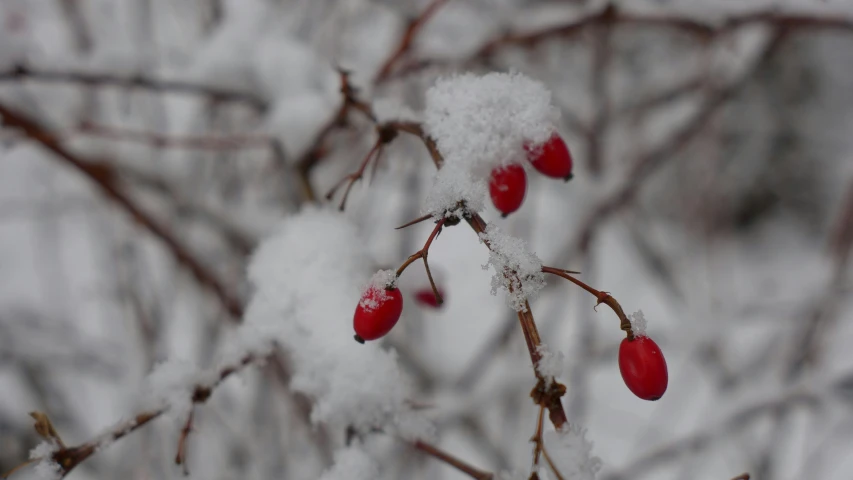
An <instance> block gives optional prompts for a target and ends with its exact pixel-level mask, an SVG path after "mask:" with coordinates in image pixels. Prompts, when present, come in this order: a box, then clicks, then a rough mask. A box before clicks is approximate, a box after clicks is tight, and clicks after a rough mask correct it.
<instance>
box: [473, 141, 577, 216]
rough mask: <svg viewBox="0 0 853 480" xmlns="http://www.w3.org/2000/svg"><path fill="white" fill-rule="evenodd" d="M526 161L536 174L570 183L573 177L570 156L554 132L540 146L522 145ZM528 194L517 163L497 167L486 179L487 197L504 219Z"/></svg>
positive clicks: (521, 168) (522, 169)
mask: <svg viewBox="0 0 853 480" xmlns="http://www.w3.org/2000/svg"><path fill="white" fill-rule="evenodd" d="M524 150H525V151H527V160H528V161H529V162H530V164H531V165H533V168H535V169H536V170H537V171H539V173H541V174H543V175H545V176H547V177H551V178H562V179H563V180H566V181H569V180H571V178H572V155H571V153H569V149H568V147H566V142H564V141H563V139H562V138H561V137H560V135H558V134H557V133H556V132H555V133H554V134H553V135H551V138H549V139H548V141H547V142H545V143H544V144H542V145H537V146H533V145H530V144H528V145H525V146H524ZM525 193H527V174H526V173H525V172H524V167H523V166H521V165H519V164H512V165H507V166H505V167H498V168H495V169H494V170H492V175H491V178H490V179H489V194H490V195H491V197H492V203H493V204H494V205H495V208H497V209H498V210H499V211H500V212H501V214H502V215H503V216H504V217H506V216H507V215H509V214H510V213H512V212H514V211H516V210H518V209H519V208H520V207H521V204H522V203H523V202H524V195H525Z"/></svg>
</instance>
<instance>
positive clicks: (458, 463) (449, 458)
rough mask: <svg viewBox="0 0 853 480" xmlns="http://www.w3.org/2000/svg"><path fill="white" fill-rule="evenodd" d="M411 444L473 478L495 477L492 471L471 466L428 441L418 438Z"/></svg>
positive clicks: (483, 479) (490, 478)
mask: <svg viewBox="0 0 853 480" xmlns="http://www.w3.org/2000/svg"><path fill="white" fill-rule="evenodd" d="M413 445H414V447H415V448H416V449H418V450H420V451H422V452H424V453H426V454H427V455H429V456H431V457H433V458H436V459H438V460H441V461H442V462H444V463H446V464H448V465H450V466H451V467H453V468H455V469H457V470H459V471H460V472H462V473H464V474H466V475H468V476H469V477H471V478H473V479H475V480H492V479H493V478H494V477H495V476H494V474H493V473H490V472H486V471H483V470H480V469H478V468H476V467H473V466H471V465H469V464H468V463H465V462H463V461H462V460H460V459H458V458H456V457H454V456H453V455H451V454H449V453H447V452H445V451H443V450H440V449H439V448H438V447H435V446H433V445H430V444H429V443H426V442H422V441H420V440H418V441H416V442H415V443H414V444H413Z"/></svg>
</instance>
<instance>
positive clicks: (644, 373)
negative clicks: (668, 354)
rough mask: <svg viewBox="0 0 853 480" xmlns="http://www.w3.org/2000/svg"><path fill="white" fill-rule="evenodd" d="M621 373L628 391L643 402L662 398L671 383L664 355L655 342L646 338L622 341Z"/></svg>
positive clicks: (620, 352) (620, 355) (620, 351)
mask: <svg viewBox="0 0 853 480" xmlns="http://www.w3.org/2000/svg"><path fill="white" fill-rule="evenodd" d="M619 372H620V373H621V374H622V379H623V380H624V381H625V385H627V386H628V389H629V390H631V392H633V393H634V395H636V396H638V397H640V398H642V399H643V400H657V399H659V398H660V397H662V396H663V393H664V392H665V391H666V386H667V383H668V382H669V375H668V374H667V370H666V360H665V359H664V358H663V353H661V351H660V347H658V345H657V344H656V343H655V342H654V340H652V339H651V338H649V337H646V336H642V337H634V339H633V340H628V339H627V338H625V339H624V340H622V344H621V345H619Z"/></svg>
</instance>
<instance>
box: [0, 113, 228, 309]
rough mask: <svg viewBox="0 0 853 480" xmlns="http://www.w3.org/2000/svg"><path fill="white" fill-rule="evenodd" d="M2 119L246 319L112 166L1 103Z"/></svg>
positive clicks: (211, 274)
mask: <svg viewBox="0 0 853 480" xmlns="http://www.w3.org/2000/svg"><path fill="white" fill-rule="evenodd" d="M0 116H2V117H3V118H2V124H4V125H6V126H9V127H12V128H18V129H20V130H21V131H23V132H24V134H25V135H26V136H27V137H29V138H30V139H31V140H33V141H35V142H36V143H39V144H41V146H43V147H44V148H46V149H48V150H50V151H51V152H53V153H54V154H55V156H54V158H56V159H58V160H62V161H64V162H65V163H67V164H68V165H71V166H72V167H74V168H76V169H77V170H78V171H80V172H81V173H82V174H84V175H85V176H86V177H88V178H89V179H90V180H92V181H93V182H94V183H95V184H96V185H97V186H98V187H99V188H100V190H101V191H102V192H103V193H104V194H105V195H106V196H107V198H109V199H110V200H112V201H113V203H115V204H117V205H118V206H119V207H121V208H122V209H124V210H125V211H126V212H127V213H128V214H129V215H130V216H131V217H133V219H134V220H135V221H136V222H137V223H139V224H140V225H142V226H143V227H145V228H146V229H147V230H148V231H149V232H151V233H152V234H153V235H154V236H155V237H157V238H159V239H160V240H161V241H162V242H163V243H164V244H165V245H166V247H167V248H168V249H169V251H171V252H172V255H173V256H174V257H175V259H176V260H177V261H178V263H180V264H181V265H183V266H185V267H186V268H187V269H188V270H189V271H190V272H191V273H192V274H193V276H194V277H195V278H196V280H197V281H198V282H199V284H201V285H202V286H204V287H206V288H208V289H209V290H210V291H212V292H213V293H214V294H215V296H216V298H217V299H218V300H219V302H220V303H221V304H222V306H223V307H224V308H225V310H226V311H228V313H229V314H230V315H231V317H232V319H234V320H235V321H240V320H241V319H242V317H243V303H242V301H241V300H240V298H239V296H238V295H237V294H236V293H235V292H232V291H231V290H229V289H228V288H227V287H226V286H225V284H224V283H222V282H221V281H220V280H219V278H218V277H217V275H216V274H215V273H214V272H213V271H212V270H210V269H209V268H208V267H207V266H205V265H204V263H203V262H202V261H201V260H200V259H198V258H197V257H196V256H195V255H194V254H193V253H192V251H191V250H190V249H189V247H187V246H186V245H184V243H183V242H181V241H180V240H179V239H178V238H177V237H176V236H175V235H174V233H173V232H171V231H170V230H169V229H167V228H166V227H164V226H163V225H161V224H160V223H159V222H158V221H157V220H155V219H154V218H153V217H152V216H151V215H149V214H148V213H147V212H145V211H144V210H143V209H142V207H140V206H139V205H137V203H136V202H135V201H134V200H133V199H132V198H131V197H130V196H129V195H128V194H127V193H125V191H124V190H123V189H122V188H121V187H120V185H119V181H118V178H117V176H116V174H115V171H114V170H113V168H112V167H111V166H109V165H108V164H104V163H98V162H93V161H89V160H85V159H83V158H82V157H80V156H78V155H76V154H74V153H72V152H71V151H70V150H68V149H67V148H65V147H64V146H62V145H61V144H60V143H59V142H58V141H57V140H56V136H55V135H53V134H51V133H50V132H49V131H48V130H47V129H46V128H44V127H43V126H42V125H41V124H39V123H38V122H37V121H36V120H34V119H32V118H30V117H28V116H26V115H24V114H23V113H20V112H16V111H14V110H12V109H10V108H8V107H6V106H5V105H3V104H0Z"/></svg>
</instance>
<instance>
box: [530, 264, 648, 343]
mask: <svg viewBox="0 0 853 480" xmlns="http://www.w3.org/2000/svg"><path fill="white" fill-rule="evenodd" d="M542 271H543V272H545V273H550V274H551V275H556V276H558V277H560V278H565V279H566V280H568V281H570V282H572V283H574V284H575V285H577V286H579V287H581V288H582V289H584V290H586V291H587V292H589V293H590V294H591V295H592V296H594V297H595V299H596V302H597V303H596V304H595V306H596V307H597V306H598V305H600V304H602V303H603V304H605V305H607V306H608V307H610V308H611V309H612V310H613V313H615V314H616V316H617V317H619V328H620V329H622V330H623V331H624V332H625V334H626V335H627V336H628V340H633V339H634V332H633V330H632V329H631V321H630V320H628V316H627V315H625V311H624V310H622V306H621V305H619V302H617V301H616V299H615V298H613V297H612V296H611V295H610V293H608V292H603V291H601V290H596V289H594V288H592V287H590V286H589V285H587V284H586V283H584V282H582V281H580V280H578V279H577V278H575V277H573V276H571V275H569V273H571V272H569V271H568V270H562V269H559V268H553V267H542Z"/></svg>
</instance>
